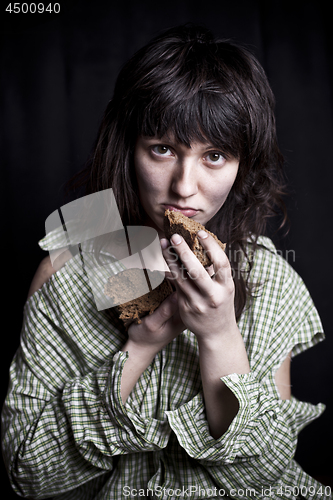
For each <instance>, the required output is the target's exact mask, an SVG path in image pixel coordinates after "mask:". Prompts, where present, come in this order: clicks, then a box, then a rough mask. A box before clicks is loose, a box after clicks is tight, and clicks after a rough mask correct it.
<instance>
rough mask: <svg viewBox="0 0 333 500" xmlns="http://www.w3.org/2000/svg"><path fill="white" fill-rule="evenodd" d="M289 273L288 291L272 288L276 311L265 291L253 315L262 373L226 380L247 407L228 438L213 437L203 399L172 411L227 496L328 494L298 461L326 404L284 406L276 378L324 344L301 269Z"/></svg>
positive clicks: (181, 437) (256, 362)
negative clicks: (299, 491)
mask: <svg viewBox="0 0 333 500" xmlns="http://www.w3.org/2000/svg"><path fill="white" fill-rule="evenodd" d="M285 269H286V273H285V274H284V276H283V284H281V285H280V288H279V287H277V286H276V284H275V283H274V282H273V281H272V282H270V283H269V284H268V285H267V286H268V287H271V288H272V289H274V290H275V295H276V294H277V293H278V294H279V295H278V296H277V295H276V298H275V302H274V303H273V302H272V308H271V309H270V308H269V307H270V304H269V300H267V294H266V295H265V291H263V292H262V293H261V295H259V294H258V298H257V301H256V304H255V306H254V307H253V309H252V311H258V317H260V321H259V320H256V317H253V318H249V321H248V323H249V324H253V325H255V328H256V329H257V331H254V332H252V336H251V335H250V336H249V337H250V341H249V344H251V346H255V348H253V347H252V351H251V353H252V355H253V358H252V366H254V367H255V368H254V369H253V370H252V371H251V373H249V374H242V375H239V374H235V373H234V374H230V375H228V376H226V377H223V378H222V379H221V380H223V382H224V383H225V384H226V385H227V386H228V387H229V389H230V390H231V391H232V392H233V393H234V395H235V396H236V398H237V399H238V402H239V410H238V413H237V415H236V416H235V418H234V419H233V421H232V423H231V424H230V426H229V428H228V430H227V432H226V433H225V434H224V435H223V436H222V437H221V438H219V439H217V440H215V439H214V438H213V437H212V436H211V435H210V432H209V427H208V422H207V420H206V415H205V407H204V401H203V396H202V394H201V393H200V394H198V395H197V396H196V397H195V398H193V399H192V400H191V401H189V402H188V403H186V404H184V405H182V406H180V407H179V408H177V409H176V410H174V411H170V412H167V416H168V420H169V423H170V426H171V428H172V429H173V431H174V433H175V434H176V436H177V439H178V442H179V444H180V446H181V447H182V448H184V449H185V451H186V452H187V454H188V455H189V456H190V457H192V458H193V459H195V460H197V461H199V462H200V463H201V464H202V465H203V466H204V467H205V468H207V469H208V470H209V473H210V475H211V476H212V477H213V478H214V480H215V481H216V483H217V484H218V485H219V486H220V487H221V488H223V489H225V490H226V491H231V490H232V491H239V490H241V489H243V491H245V489H246V488H247V487H248V488H253V489H255V490H256V491H257V492H258V488H260V487H261V486H264V485H266V486H267V487H268V488H269V487H272V488H273V489H275V491H277V490H278V489H279V488H280V490H279V494H276V496H273V497H272V498H288V494H287V491H288V489H287V488H290V487H291V488H294V487H299V488H301V487H303V489H306V488H307V491H308V492H309V487H310V486H311V485H312V486H314V487H315V490H314V491H317V490H318V491H320V485H319V483H317V482H316V481H315V480H314V479H312V478H311V477H310V476H308V475H307V474H305V472H304V471H302V469H301V468H300V467H299V466H298V464H297V463H296V462H294V461H293V460H292V458H293V456H294V454H295V451H296V446H297V435H298V433H299V432H300V430H301V429H302V428H303V427H305V426H306V425H307V424H309V423H310V422H311V421H313V420H314V419H316V418H318V417H319V416H320V415H321V414H322V412H323V411H324V409H325V406H324V405H323V404H320V403H319V404H317V405H312V404H310V403H306V402H301V401H299V400H297V399H296V398H295V397H292V398H291V399H290V400H281V399H280V398H279V394H278V390H277V387H276V385H275V380H274V375H275V373H276V370H277V368H278V367H279V366H280V365H281V363H282V361H283V360H284V359H285V357H286V355H287V354H288V353H289V352H290V351H292V354H293V355H296V354H298V353H300V352H302V351H303V350H305V349H306V348H309V347H311V346H312V345H314V344H316V343H317V342H319V341H321V340H323V339H324V334H323V333H322V325H321V322H320V319H319V316H318V313H317V311H316V309H315V307H314V304H313V302H312V299H311V297H310V295H309V292H308V290H307V289H306V287H305V285H304V283H303V282H302V280H301V278H300V277H299V276H298V275H297V274H296V273H295V272H294V271H293V270H291V269H290V268H287V267H285ZM277 305H278V306H277ZM273 307H274V308H275V309H273ZM248 314H249V313H248ZM262 318H264V320H262ZM270 321H271V322H270ZM255 349H256V350H255ZM315 485H317V486H315ZM231 496H233V495H231ZM289 498H290V496H289ZM311 498H316V495H315V494H314V495H313V496H312V495H311ZM319 498H321V496H320V494H319V495H318V499H319Z"/></svg>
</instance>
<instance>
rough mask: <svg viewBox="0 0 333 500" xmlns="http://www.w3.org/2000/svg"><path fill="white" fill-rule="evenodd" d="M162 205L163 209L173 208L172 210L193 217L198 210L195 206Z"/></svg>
mask: <svg viewBox="0 0 333 500" xmlns="http://www.w3.org/2000/svg"><path fill="white" fill-rule="evenodd" d="M163 206H164V209H165V210H166V209H167V208H168V209H169V210H173V211H174V212H181V213H182V214H183V215H185V216H186V217H193V216H194V215H196V214H197V213H198V212H199V210H196V209H195V208H192V207H179V206H177V205H163Z"/></svg>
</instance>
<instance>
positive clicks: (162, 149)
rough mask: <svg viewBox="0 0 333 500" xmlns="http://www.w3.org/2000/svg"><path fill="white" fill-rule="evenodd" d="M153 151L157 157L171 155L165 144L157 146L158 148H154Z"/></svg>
mask: <svg viewBox="0 0 333 500" xmlns="http://www.w3.org/2000/svg"><path fill="white" fill-rule="evenodd" d="M151 149H152V151H153V153H155V154H157V155H162V156H169V155H170V154H171V151H170V149H169V148H168V146H164V145H163V144H157V146H153V147H152V148H151Z"/></svg>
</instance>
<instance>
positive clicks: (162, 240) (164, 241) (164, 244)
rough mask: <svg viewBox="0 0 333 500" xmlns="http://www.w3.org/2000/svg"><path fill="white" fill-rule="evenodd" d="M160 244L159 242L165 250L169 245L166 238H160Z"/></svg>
mask: <svg viewBox="0 0 333 500" xmlns="http://www.w3.org/2000/svg"><path fill="white" fill-rule="evenodd" d="M160 244H161V247H162V250H165V249H166V248H168V246H169V242H168V240H167V239H166V238H162V239H161V240H160Z"/></svg>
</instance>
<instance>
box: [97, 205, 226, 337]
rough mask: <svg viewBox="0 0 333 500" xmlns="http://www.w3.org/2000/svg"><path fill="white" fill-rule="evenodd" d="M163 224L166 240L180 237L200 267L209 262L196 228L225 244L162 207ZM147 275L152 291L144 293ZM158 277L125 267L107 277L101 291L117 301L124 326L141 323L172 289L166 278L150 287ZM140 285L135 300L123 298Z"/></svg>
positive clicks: (205, 265) (136, 290)
mask: <svg viewBox="0 0 333 500" xmlns="http://www.w3.org/2000/svg"><path fill="white" fill-rule="evenodd" d="M164 223H165V227H164V230H165V236H166V238H168V239H170V238H171V236H172V235H173V234H175V233H178V234H180V235H181V236H183V238H184V239H185V241H186V243H187V244H188V245H189V247H190V249H191V250H192V252H193V253H194V254H195V255H196V257H197V258H198V260H199V261H200V262H201V264H202V265H203V266H204V267H208V266H210V265H211V263H212V262H211V260H210V259H209V258H208V256H207V255H206V252H205V251H204V248H203V247H202V245H201V244H200V242H199V240H198V238H197V236H196V233H197V232H198V231H199V230H200V229H203V230H205V231H206V232H207V233H209V234H211V235H212V236H213V238H214V239H215V240H216V241H217V242H218V244H219V245H220V247H221V248H222V249H223V250H224V249H225V244H224V243H221V242H220V240H219V239H218V238H217V237H216V236H215V234H213V233H211V232H210V231H207V229H206V228H205V227H204V226H203V225H202V224H200V223H199V222H196V221H194V220H192V219H189V218H188V217H186V216H185V215H183V214H182V213H181V212H174V211H171V210H166V211H165V218H164ZM144 276H145V278H144ZM147 276H149V282H150V285H151V288H153V290H151V291H150V292H148V293H146V290H147V280H146V278H147ZM159 278H160V273H159V271H149V270H144V273H143V272H142V269H125V270H124V271H122V272H121V273H118V274H116V275H115V276H111V277H110V278H109V279H108V282H107V284H106V286H105V290H104V291H105V294H106V295H107V296H108V297H111V298H112V299H113V301H114V303H115V304H118V305H116V309H117V311H118V313H119V314H120V316H119V318H120V319H121V320H122V321H123V322H124V323H125V325H126V326H127V327H128V326H129V325H130V323H131V322H132V321H136V322H137V323H141V320H140V318H142V317H143V316H145V315H146V314H152V313H153V312H154V311H155V309H157V307H158V306H159V305H160V304H161V302H163V300H164V299H165V298H166V297H168V296H169V295H170V294H171V293H172V292H173V288H172V286H171V284H170V282H169V281H168V280H167V279H166V278H164V280H163V281H162V283H161V284H159V285H158V286H157V287H156V288H154V286H155V283H158V282H159V281H160V279H159ZM157 279H158V281H157ZM140 288H141V290H142V295H141V296H140V297H138V298H136V299H133V300H130V301H127V298H128V291H130V290H135V293H136V294H137V295H139V294H140V293H141V292H140ZM126 301H127V302H126Z"/></svg>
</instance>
